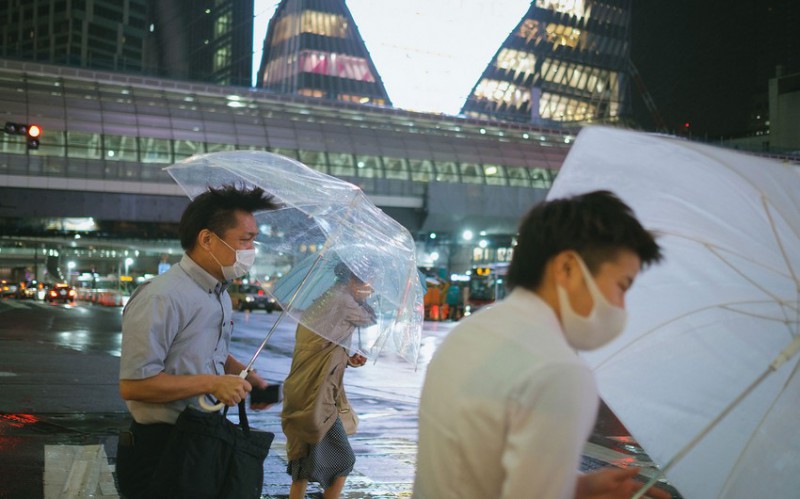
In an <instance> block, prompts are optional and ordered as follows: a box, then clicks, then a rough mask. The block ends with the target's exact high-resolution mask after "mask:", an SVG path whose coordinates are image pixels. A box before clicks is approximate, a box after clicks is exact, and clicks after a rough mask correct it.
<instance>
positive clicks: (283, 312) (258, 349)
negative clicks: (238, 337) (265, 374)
mask: <svg viewBox="0 0 800 499" xmlns="http://www.w3.org/2000/svg"><path fill="white" fill-rule="evenodd" d="M285 313H286V311H285V310H281V314H280V315H279V316H278V318H277V319H276V320H275V323H274V324H273V325H272V327H271V328H270V329H269V332H268V333H267V336H265V337H264V341H262V342H261V344H260V345H259V346H258V348H257V349H256V352H255V353H254V354H253V357H252V358H251V359H250V362H248V363H247V366H245V368H244V370H245V371H248V372H249V371H250V370H252V369H253V364H255V363H256V359H257V358H258V355H259V354H260V353H261V350H264V347H265V346H267V342H268V341H269V339H270V338H271V337H272V333H274V332H275V329H277V327H278V324H279V323H280V322H281V320H282V319H283V315H284V314H285Z"/></svg>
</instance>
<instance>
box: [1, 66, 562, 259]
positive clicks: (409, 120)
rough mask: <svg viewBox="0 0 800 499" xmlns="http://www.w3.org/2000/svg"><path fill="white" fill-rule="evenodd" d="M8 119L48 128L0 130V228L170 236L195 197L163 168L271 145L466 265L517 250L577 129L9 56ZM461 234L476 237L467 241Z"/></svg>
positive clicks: (5, 73) (5, 83)
mask: <svg viewBox="0 0 800 499" xmlns="http://www.w3.org/2000/svg"><path fill="white" fill-rule="evenodd" d="M5 121H11V122H19V123H35V124H38V125H39V126H41V128H42V135H41V137H40V141H41V143H40V146H39V147H38V149H33V150H31V149H28V148H27V146H26V139H25V137H24V136H21V135H10V134H0V186H2V187H0V200H2V204H0V233H2V234H6V235H11V234H17V235H25V234H27V235H32V234H33V235H38V236H42V235H47V234H50V233H65V232H66V233H69V234H72V233H76V234H78V235H81V234H82V235H83V239H82V241H83V242H85V241H87V239H88V237H89V236H90V234H95V235H97V234H105V235H106V236H105V237H114V236H111V235H110V234H113V233H117V234H122V235H125V234H126V231H129V232H127V236H128V237H131V235H132V234H133V233H132V232H130V230H133V231H135V234H136V236H137V237H154V236H155V237H163V235H164V234H168V233H170V230H173V232H174V227H170V226H169V224H175V223H176V222H177V221H178V220H179V218H180V213H181V212H182V210H183V208H184V206H185V205H186V203H187V198H186V196H185V195H184V194H183V192H182V191H181V190H180V188H179V187H178V186H177V185H176V184H175V182H174V181H173V180H172V179H171V178H170V177H169V176H168V175H167V174H166V173H165V172H164V171H163V168H164V167H166V166H168V165H170V164H172V163H175V162H178V161H180V160H182V159H184V158H188V157H189V156H192V155H195V154H202V153H211V152H216V151H230V150H235V149H243V150H261V151H270V152H274V153H277V154H281V155H283V156H287V157H290V158H294V159H297V160H299V161H301V162H302V163H304V164H306V165H308V166H309V167H311V168H313V169H315V170H318V171H320V172H323V173H326V174H329V175H333V176H336V177H339V178H342V179H345V180H347V181H349V182H351V183H353V184H355V185H358V186H359V187H361V189H362V190H364V192H365V193H366V194H367V195H368V196H369V197H370V199H371V200H372V201H373V202H374V203H375V204H376V205H377V206H379V207H380V208H381V209H383V210H384V211H385V212H386V213H387V214H389V215H390V216H392V217H393V218H395V219H396V220H398V221H399V222H400V223H401V224H403V225H404V226H405V227H406V228H408V230H409V231H410V232H411V233H412V234H413V235H415V236H417V237H418V238H420V239H422V240H425V241H426V245H425V246H424V247H425V248H426V250H428V253H429V254H432V253H434V252H438V253H439V254H440V255H443V258H444V255H445V254H446V251H448V248H449V250H452V251H455V248H456V247H457V248H458V250H459V251H461V250H463V251H464V254H465V255H466V256H465V257H464V258H465V260H466V262H467V263H465V264H464V266H466V265H467V264H468V263H469V259H470V258H471V257H472V248H471V247H467V244H472V245H475V244H477V243H479V242H480V241H481V240H486V241H487V243H486V247H484V248H481V250H482V255H483V256H482V257H481V259H486V260H491V259H492V258H494V253H493V252H495V251H496V250H497V247H498V246H497V245H502V247H503V248H505V249H508V248H510V246H511V238H512V237H513V235H514V234H515V233H516V229H517V223H518V220H519V217H520V216H521V215H522V214H523V213H524V212H525V211H527V210H528V209H529V208H530V207H531V206H532V205H533V204H534V203H536V202H538V201H540V200H542V199H544V197H545V195H546V193H547V190H548V189H549V188H550V185H551V184H552V182H553V179H554V178H555V175H556V174H557V171H558V169H559V168H560V166H561V164H562V163H563V160H564V158H565V157H566V154H567V151H568V150H569V147H570V145H571V143H572V140H574V138H575V133H576V132H577V130H570V129H565V128H558V129H549V128H543V127H539V126H535V125H529V124H528V125H525V124H516V123H509V122H501V121H490V120H478V119H472V118H463V117H456V116H446V115H439V114H426V113H415V112H409V111H401V110H396V109H392V108H386V107H381V106H363V105H359V104H353V103H349V102H339V101H332V100H322V99H317V98H311V97H300V96H286V95H275V94H273V93H270V92H265V91H263V90H258V89H244V88H236V87H229V86H221V85H206V84H200V83H190V82H179V81H175V80H165V79H164V80H162V79H156V78H144V77H140V76H133V75H122V74H117V73H104V72H101V71H94V70H93V71H89V70H78V69H74V68H68V67H64V66H48V65H40V64H33V63H21V62H18V61H10V60H2V59H0V122H5ZM88 218H91V221H90V222H89V221H87V223H86V226H85V227H87V228H85V229H83V228H80V226H77V225H76V226H73V228H72V229H61V228H59V226H58V225H57V224H63V223H64V220H65V219H77V220H82V219H88ZM71 222H72V221H71ZM54 224H56V225H54ZM164 224H166V228H163V229H162V228H161V227H162V225H164ZM48 227H50V228H53V230H54V232H53V231H51V230H50V229H48ZM61 227H66V225H62V226H61ZM75 227H77V228H75ZM467 229H469V230H471V231H472V232H474V234H475V237H476V239H475V241H473V242H471V243H467V242H465V243H464V245H462V244H461V235H462V234H463V233H464V231H465V230H467ZM432 233H433V234H436V238H435V239H433V238H431V237H430V235H431V234H432ZM483 250H485V251H483ZM498 254H499V253H498ZM504 254H506V255H507V254H508V251H506V252H505V253H504ZM458 258H461V257H450V258H448V260H449V261H450V263H451V264H452V265H456V264H457V263H458Z"/></svg>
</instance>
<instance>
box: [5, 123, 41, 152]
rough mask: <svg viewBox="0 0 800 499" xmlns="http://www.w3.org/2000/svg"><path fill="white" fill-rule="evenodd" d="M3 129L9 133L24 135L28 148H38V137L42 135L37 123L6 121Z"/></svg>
mask: <svg viewBox="0 0 800 499" xmlns="http://www.w3.org/2000/svg"><path fill="white" fill-rule="evenodd" d="M3 131H4V132H6V133H8V134H11V135H24V136H25V138H26V139H27V141H28V149H39V138H40V137H41V135H42V128H41V127H40V126H39V125H29V124H27V123H14V122H13V121H6V125H5V127H4V128H3Z"/></svg>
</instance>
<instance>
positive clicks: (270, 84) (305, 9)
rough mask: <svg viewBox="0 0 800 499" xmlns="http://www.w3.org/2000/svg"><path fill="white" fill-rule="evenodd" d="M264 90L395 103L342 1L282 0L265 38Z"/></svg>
mask: <svg viewBox="0 0 800 499" xmlns="http://www.w3.org/2000/svg"><path fill="white" fill-rule="evenodd" d="M257 85H258V86H259V87H261V88H265V89H269V90H272V91H274V92H278V93H283V94H294V95H303V96H306V97H319V98H325V99H333V100H339V101H345V102H355V103H359V104H375V105H381V106H382V105H386V106H391V104H392V103H391V100H390V99H389V96H388V95H387V94H386V89H385V88H384V86H383V82H382V81H381V78H380V75H379V74H378V71H377V70H376V69H375V65H374V64H373V62H372V58H371V57H370V55H369V52H368V51H367V47H366V45H365V44H364V41H363V40H362V39H361V35H360V34H359V32H358V27H357V26H356V24H355V22H354V21H353V16H352V15H351V14H350V10H349V9H348V8H347V6H346V5H345V2H344V0H282V1H281V3H280V5H279V6H278V8H277V10H276V11H275V15H274V16H273V17H272V19H271V20H270V23H269V27H268V29H267V36H266V39H265V40H264V56H263V59H262V61H261V68H260V69H259V72H258V83H257Z"/></svg>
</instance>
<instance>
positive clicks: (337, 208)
mask: <svg viewBox="0 0 800 499" xmlns="http://www.w3.org/2000/svg"><path fill="white" fill-rule="evenodd" d="M166 170H167V172H168V173H169V174H170V175H171V176H172V177H173V178H174V179H175V181H176V182H177V183H178V184H179V185H180V186H181V187H182V188H183V189H184V190H185V191H186V193H187V194H188V195H189V197H190V198H194V197H195V196H197V195H199V194H201V193H203V192H205V191H206V190H207V189H208V187H221V186H223V185H232V184H235V185H237V186H242V187H248V188H249V187H261V188H262V189H264V190H265V191H267V192H268V193H270V194H272V195H273V196H274V197H275V200H276V201H277V202H278V203H280V205H281V206H282V208H280V209H278V210H274V211H268V212H259V213H255V214H254V215H255V218H256V221H257V222H258V224H259V227H260V232H261V234H259V236H258V238H257V242H259V243H261V245H262V248H263V250H264V251H266V252H268V253H271V254H274V255H281V258H282V264H283V265H284V266H285V267H289V271H288V272H286V273H285V274H284V276H283V277H282V278H280V279H279V280H278V281H277V282H276V283H275V284H274V286H273V291H272V292H273V294H274V296H275V298H276V299H277V300H278V301H279V302H280V303H281V306H282V308H283V313H282V315H281V317H283V314H286V315H289V316H291V317H293V318H294V319H295V320H297V321H298V322H304V320H303V312H304V311H305V310H306V309H307V308H308V307H309V306H310V305H311V304H312V303H313V302H314V300H315V299H316V298H318V297H319V296H320V295H321V294H322V293H323V292H324V291H325V290H326V289H328V288H330V286H331V285H332V284H333V282H334V280H335V276H334V268H335V267H336V265H337V264H338V263H343V264H345V265H346V266H347V268H349V270H350V271H351V272H352V274H354V275H355V276H356V277H358V278H359V279H360V280H361V281H363V282H365V283H367V284H369V286H371V288H372V289H373V290H374V292H373V294H372V295H371V297H370V298H369V301H370V303H369V304H370V305H371V306H372V308H373V309H374V310H375V312H376V315H377V317H376V318H377V323H376V325H375V326H372V327H371V328H370V334H369V335H367V336H368V337H369V338H370V339H371V341H370V342H369V344H367V345H364V346H363V348H362V349H361V351H362V353H363V354H365V355H366V356H368V357H372V358H375V357H377V356H378V355H379V354H381V353H389V352H394V353H395V354H397V355H399V356H400V357H402V358H404V359H405V360H407V361H408V362H410V363H412V364H413V365H416V361H417V356H418V354H419V344H420V338H421V333H422V321H423V315H422V310H423V305H422V296H423V292H422V286H421V284H420V282H419V276H418V272H417V266H416V250H415V245H414V240H413V238H412V237H411V234H410V233H409V232H408V230H406V229H405V228H404V227H403V226H402V225H400V224H399V223H398V222H396V221H395V220H394V219H392V218H391V217H389V216H388V215H386V214H385V213H384V212H383V211H381V210H380V209H379V208H377V207H376V206H375V205H374V204H372V202H370V201H369V199H367V197H366V196H365V195H364V193H363V192H362V191H361V189H359V188H358V187H356V186H354V185H352V184H350V183H348V182H345V181H343V180H339V179H337V178H334V177H331V176H328V175H325V174H323V173H320V172H317V171H315V170H312V169H311V168H308V167H307V166H305V165H303V164H302V163H299V162H297V161H294V160H292V159H289V158H286V157H283V156H279V155H277V154H272V153H268V152H260V151H230V152H220V153H212V154H205V155H199V156H193V157H191V158H188V159H186V160H184V161H182V162H180V163H177V164H175V165H172V166H170V167H168V168H166ZM292 267H297V268H296V269H292ZM284 281H285V282H284ZM279 320H280V319H279ZM306 325H307V326H310V324H306ZM331 329H332V328H328V327H325V326H324V325H321V324H320V322H319V321H317V322H316V323H315V325H314V327H313V330H314V332H315V333H317V334H319V335H320V336H323V337H326V338H328V339H330V340H331V341H335V342H337V343H339V344H341V345H342V346H345V347H347V348H349V347H350V346H351V345H350V338H344V339H343V338H334V337H331V336H329V335H328V333H329V331H330V330H331ZM273 330H274V328H273ZM270 334H271V333H270ZM265 342H266V340H265ZM362 345H363V343H362ZM262 347H263V345H262ZM259 350H260V349H259ZM257 354H258V352H256V355H257ZM254 359H255V356H254Z"/></svg>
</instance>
